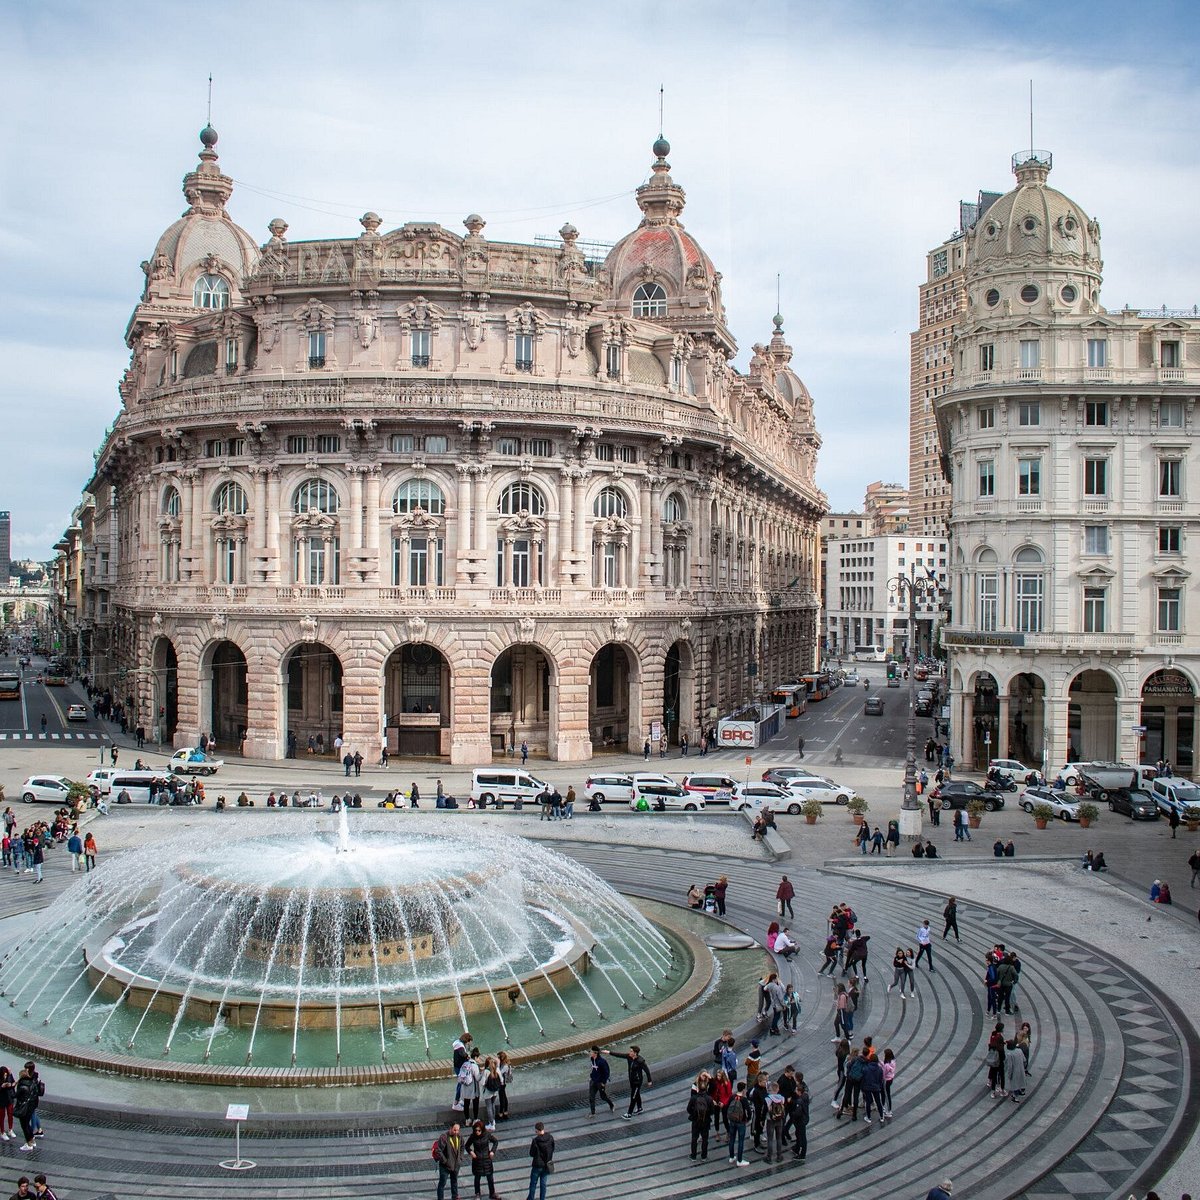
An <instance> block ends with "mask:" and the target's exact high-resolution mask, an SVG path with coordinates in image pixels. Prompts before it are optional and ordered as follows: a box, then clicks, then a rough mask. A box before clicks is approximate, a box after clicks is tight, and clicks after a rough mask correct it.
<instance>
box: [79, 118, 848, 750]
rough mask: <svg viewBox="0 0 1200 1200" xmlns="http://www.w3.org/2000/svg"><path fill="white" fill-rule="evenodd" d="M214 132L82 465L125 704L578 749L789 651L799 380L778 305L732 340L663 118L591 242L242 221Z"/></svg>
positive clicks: (286, 725)
mask: <svg viewBox="0 0 1200 1200" xmlns="http://www.w3.org/2000/svg"><path fill="white" fill-rule="evenodd" d="M216 141H217V135H216V133H215V131H213V130H212V129H211V128H206V129H205V130H204V131H203V132H202V134H201V142H202V144H203V150H202V151H201V154H200V162H199V164H198V166H197V167H196V169H195V170H194V171H192V172H191V173H189V174H188V175H187V176H186V178H185V179H184V185H183V187H184V194H185V196H186V197H187V201H188V208H187V211H186V212H185V213H184V214H183V216H182V217H181V218H180V219H179V220H178V221H176V222H175V223H174V224H173V225H171V226H170V228H169V229H168V230H167V231H166V233H164V234H163V236H162V237H161V238H160V239H159V242H158V245H157V246H156V247H155V250H154V253H153V255H152V256H151V257H150V259H149V260H147V261H146V262H145V263H143V264H142V265H143V269H144V271H145V273H146V286H145V290H144V292H143V294H142V297H141V300H140V302H139V303H138V305H137V307H136V309H135V310H134V313H133V316H132V318H131V320H130V322H129V326H128V330H127V335H126V336H127V341H128V344H129V347H130V350H131V351H132V358H131V362H130V366H129V369H128V371H127V372H126V374H125V377H124V379H123V381H122V384H121V389H120V390H121V397H122V400H123V405H124V407H123V411H122V412H121V414H120V416H119V419H118V420H117V422H116V424H115V426H114V428H113V429H112V431H111V433H110V435H109V436H108V437H107V438H106V440H105V442H104V444H103V446H102V447H101V450H100V451H99V454H98V457H97V465H96V472H95V476H94V478H93V479H92V480H91V482H90V483H89V485H88V490H89V491H90V492H92V493H93V495H97V496H104V497H105V505H106V506H110V505H111V511H112V513H113V517H112V522H111V525H110V528H109V536H110V539H111V546H112V555H113V561H112V571H113V573H114V579H113V586H112V588H111V605H110V606H109V608H108V613H107V614H106V615H107V617H108V620H109V621H110V623H111V626H112V628H111V637H110V639H109V640H108V642H107V643H106V644H108V645H109V646H110V647H111V656H112V660H113V668H114V670H115V671H116V672H117V674H118V675H119V676H120V677H121V678H123V679H124V680H126V681H128V682H127V688H125V689H122V694H124V691H125V690H127V691H128V692H129V694H130V695H132V697H133V699H134V703H135V706H136V707H137V710H138V717H139V720H142V721H144V722H145V723H146V724H147V727H148V729H155V728H156V727H157V730H158V732H159V733H160V734H161V736H162V737H163V739H164V740H169V741H173V742H174V743H175V744H177V745H179V744H188V743H191V742H193V741H194V740H195V739H196V738H197V737H198V736H199V735H200V733H201V732H211V733H213V734H215V736H216V737H217V739H218V741H219V742H221V743H223V744H225V745H230V744H236V743H238V742H241V743H242V744H243V745H244V748H245V752H246V753H247V754H248V755H251V756H257V757H262V758H275V757H279V756H281V755H283V754H284V753H285V750H286V747H287V744H288V739H289V735H290V736H294V737H295V738H296V739H297V741H298V742H299V745H300V747H301V750H302V751H303V748H304V746H305V744H306V743H307V741H308V739H309V738H310V737H311V738H313V739H314V741H315V740H317V739H319V740H320V741H321V742H322V743H323V744H324V745H325V746H329V745H330V744H331V742H332V740H333V738H334V737H335V736H336V735H337V734H339V733H342V734H344V736H345V738H346V740H347V743H348V744H350V745H352V746H355V747H357V748H359V749H361V750H362V751H363V753H364V755H368V756H372V757H373V756H374V755H375V754H377V753H378V749H379V745H380V739H381V737H384V736H386V737H387V738H388V740H389V742H390V745H391V749H392V751H393V752H394V753H395V752H399V753H412V754H431V755H442V756H446V757H448V758H449V759H450V761H452V762H456V763H471V762H479V761H484V760H487V759H488V758H490V756H491V754H492V753H493V752H494V751H496V750H498V749H501V748H503V747H505V746H506V745H511V744H514V743H515V744H517V745H519V744H520V743H521V742H522V741H523V740H524V741H528V743H529V745H530V747H531V749H533V750H534V751H535V752H545V753H547V754H548V755H549V756H550V757H552V758H558V759H567V760H580V759H586V758H588V757H589V756H590V755H591V754H592V752H593V749H595V748H599V747H603V746H626V745H630V746H636V747H638V748H640V746H641V743H642V740H643V738H644V737H645V736H647V734H648V732H649V730H650V729H651V727H652V725H653V724H655V723H656V722H662V723H664V726H665V728H666V729H667V731H668V733H669V736H670V737H671V738H672V739H673V740H674V739H676V738H677V737H678V736H679V734H680V733H682V732H687V733H688V734H689V735H690V736H691V737H692V738H693V739H694V738H695V737H696V736H697V735H698V731H699V728H700V726H701V724H702V723H706V722H707V721H708V719H709V718H710V716H711V715H712V714H715V713H717V712H724V711H726V710H728V709H729V708H731V707H733V706H734V705H736V704H738V703H740V702H741V701H742V700H744V699H745V698H747V697H749V696H751V695H752V694H753V693H754V692H755V690H756V681H757V679H764V678H765V679H770V680H774V679H778V678H783V677H784V676H787V675H790V674H794V673H797V672H800V671H803V670H809V669H812V667H813V665H814V661H815V654H816V639H817V616H818V595H817V593H818V578H817V576H818V570H819V567H818V550H817V533H818V524H819V521H820V518H821V516H822V514H823V512H824V511H825V508H826V504H825V499H824V496H823V495H822V494H821V493H820V492H819V491H818V489H817V488H816V486H815V483H814V481H813V471H814V466H815V462H816V454H817V450H818V447H819V446H820V439H819V437H818V434H817V431H816V428H815V426H814V423H813V410H812V401H811V398H810V396H809V394H808V392H807V390H806V389H805V387H804V385H803V383H802V382H801V381H800V379H799V378H798V377H797V376H796V374H795V373H794V372H793V371H792V369H791V366H790V361H791V357H792V351H791V348H790V347H789V346H788V344H787V342H786V341H785V339H784V334H783V328H782V318H779V317H776V318H775V329H774V333H773V335H772V336H771V337H770V338H769V339H767V340H766V341H764V342H763V343H762V344H759V345H756V346H755V347H754V351H753V356H752V357H751V360H750V366H749V370H748V372H747V373H746V374H741V373H739V372H738V371H736V370H735V369H734V368H733V367H732V366H731V360H732V358H733V356H734V354H735V352H736V346H735V343H734V339H733V336H732V334H731V333H730V331H729V329H728V327H727V325H726V319H725V310H724V306H723V304H722V300H721V275H720V274H719V272H717V270H716V269H715V268H714V266H713V264H712V262H711V261H710V259H709V258H708V256H707V255H706V254H705V253H704V251H703V250H702V249H701V248H700V246H699V245H698V244H697V242H696V241H695V239H694V238H693V237H692V236H691V234H690V233H688V232H687V231H686V230H685V229H684V227H683V225H682V224H681V222H680V220H679V217H680V213H681V212H682V210H683V207H684V192H683V189H682V188H681V187H679V185H678V184H676V183H675V182H674V181H673V180H672V178H671V176H670V173H669V171H670V168H669V165H668V163H667V161H666V155H667V153H668V152H669V149H670V147H669V146H668V144H667V143H666V142H665V141H663V140H660V141H659V142H657V143H656V144H655V146H654V153H655V161H654V163H653V165H652V168H651V175H650V178H649V180H648V181H647V182H646V183H644V184H643V185H642V186H641V187H640V188H638V190H637V202H638V206H639V208H640V209H641V213H642V219H641V222H640V224H639V225H638V226H637V228H636V229H635V230H634V231H633V232H632V233H630V234H629V235H628V236H627V237H625V238H623V239H622V240H621V241H620V242H618V243H617V244H616V246H615V247H613V249H612V250H611V252H610V253H609V254H608V255H607V257H606V258H605V259H603V261H600V260H596V259H589V258H587V257H586V256H585V254H584V251H583V250H582V249H581V247H580V246H579V245H578V244H577V243H578V233H577V231H576V230H575V229H574V228H573V227H572V226H570V225H565V226H563V228H562V230H561V244H560V245H558V246H557V247H546V246H536V245H515V244H511V243H505V242H492V241H489V240H488V239H487V238H486V237H485V236H484V229H485V225H486V223H485V221H484V220H483V218H481V217H479V216H475V215H471V216H469V217H467V218H466V220H465V221H464V222H463V224H464V226H465V235H458V234H455V233H453V232H451V231H450V230H447V229H443V228H442V227H441V226H439V225H435V224H417V223H411V224H407V225H404V226H403V227H402V228H400V229H396V230H393V231H391V232H385V231H383V230H382V228H381V225H382V222H381V220H380V218H379V217H377V216H376V215H374V214H373V213H367V214H366V215H365V216H364V217H363V218H362V221H361V224H362V232H361V234H360V235H359V236H358V237H355V238H345V239H334V240H328V241H313V242H289V241H288V240H287V238H286V234H287V224H286V223H285V222H284V221H282V220H278V219H277V220H274V221H272V222H271V224H270V230H269V232H270V238H269V240H268V241H267V242H266V243H265V244H263V245H262V246H258V245H256V244H255V242H254V240H253V239H252V238H251V237H250V236H249V234H247V233H246V232H245V231H244V230H242V229H240V228H239V227H238V226H237V225H236V224H234V222H233V220H232V219H231V218H230V216H229V214H228V212H227V211H226V204H227V202H228V200H229V197H230V195H231V192H232V187H233V185H232V180H230V179H229V178H228V177H227V176H225V175H224V174H222V173H221V170H220V167H219V165H218V160H217V154H216V150H215V145H216ZM753 668H757V672H755V670H754V669H753Z"/></svg>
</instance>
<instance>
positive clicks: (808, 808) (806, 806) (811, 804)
mask: <svg viewBox="0 0 1200 1200" xmlns="http://www.w3.org/2000/svg"><path fill="white" fill-rule="evenodd" d="M800 811H801V812H802V813H803V814H804V820H805V822H806V823H807V824H809V825H815V824H816V823H817V818H818V817H819V816H821V814H822V813H824V811H825V805H823V804H822V803H821V802H820V800H814V799H812V798H811V797H810V798H809V799H808V800H805V802H804V803H803V804H802V805H800Z"/></svg>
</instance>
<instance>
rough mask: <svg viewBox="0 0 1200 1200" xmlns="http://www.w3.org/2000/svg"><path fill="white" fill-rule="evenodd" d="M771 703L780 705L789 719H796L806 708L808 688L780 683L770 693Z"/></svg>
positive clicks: (796, 684)
mask: <svg viewBox="0 0 1200 1200" xmlns="http://www.w3.org/2000/svg"><path fill="white" fill-rule="evenodd" d="M771 703H772V704H782V705H783V711H784V712H785V713H786V714H787V716H789V717H798V716H800V714H801V713H802V712H804V710H805V709H806V708H807V707H808V688H807V687H806V686H805V685H804V684H803V683H781V684H779V685H778V686H777V687H776V688H775V689H774V691H772V692H771Z"/></svg>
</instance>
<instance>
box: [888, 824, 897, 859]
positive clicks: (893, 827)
mask: <svg viewBox="0 0 1200 1200" xmlns="http://www.w3.org/2000/svg"><path fill="white" fill-rule="evenodd" d="M899 848H900V822H899V821H889V822H888V827H887V847H886V852H887V856H888V858H891V857H892V855H893V854H895V852H896V851H897V850H898V849H899Z"/></svg>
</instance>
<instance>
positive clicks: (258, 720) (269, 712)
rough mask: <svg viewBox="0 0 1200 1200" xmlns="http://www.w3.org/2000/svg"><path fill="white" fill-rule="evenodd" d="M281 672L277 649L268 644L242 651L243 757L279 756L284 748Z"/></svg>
mask: <svg viewBox="0 0 1200 1200" xmlns="http://www.w3.org/2000/svg"><path fill="white" fill-rule="evenodd" d="M282 672H283V665H282V663H281V661H280V658H279V654H278V651H277V650H275V648H274V647H272V646H270V645H267V646H264V648H263V649H262V650H259V651H256V652H251V653H249V654H247V655H246V743H245V755H246V757H247V758H264V759H279V758H282V757H283V756H284V753H285V751H286V749H287V746H286V741H285V738H286V735H287V730H286V729H285V728H284V718H285V713H284V699H283V698H284V681H283V673H282Z"/></svg>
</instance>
